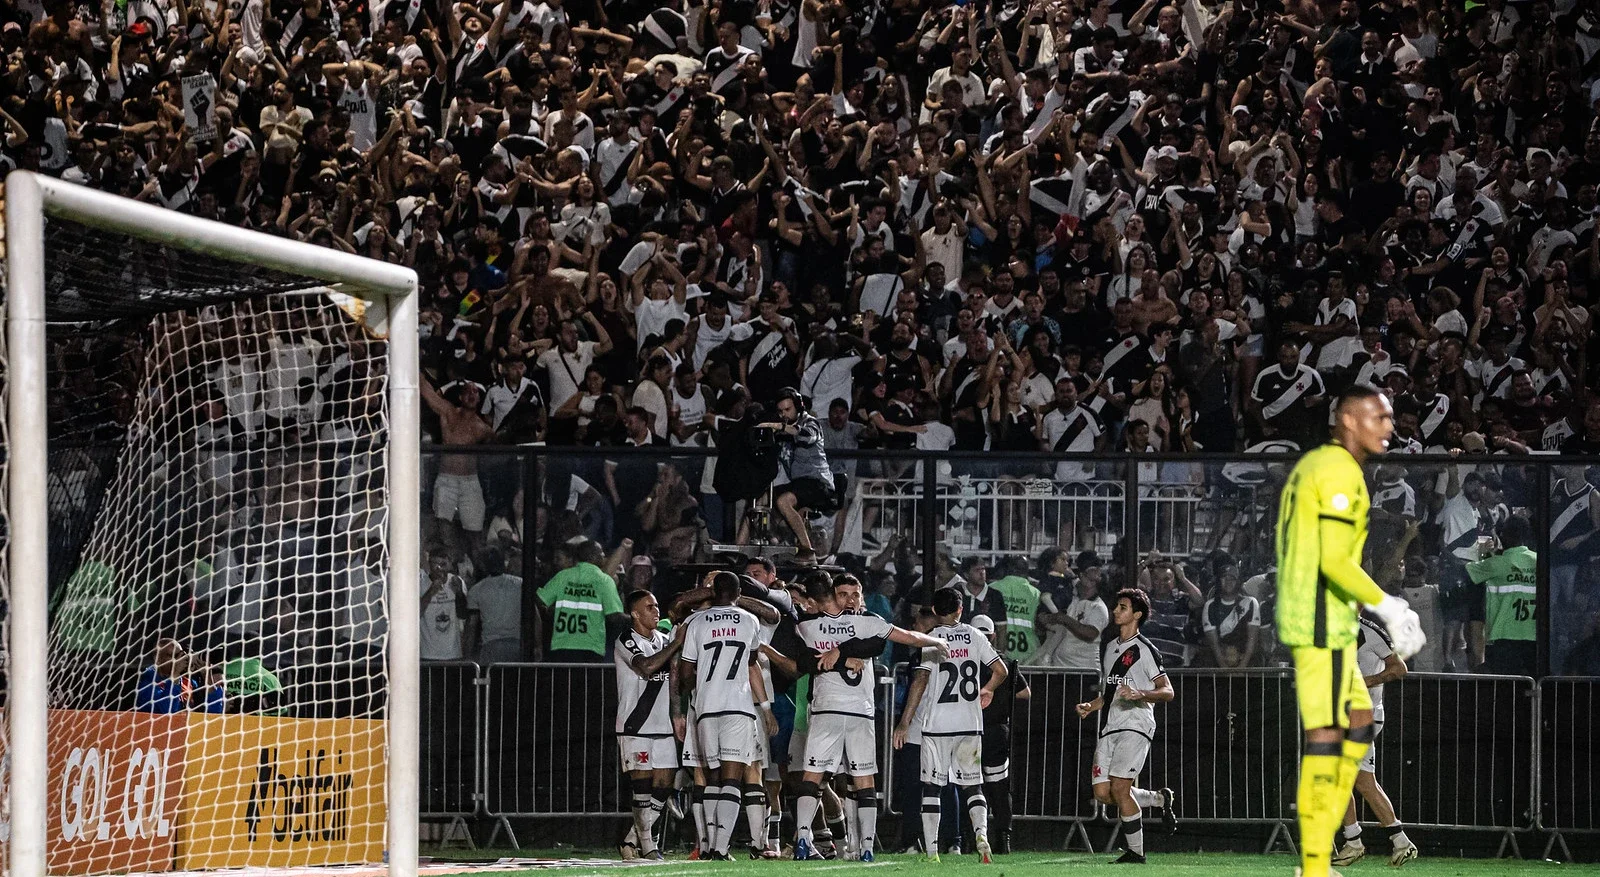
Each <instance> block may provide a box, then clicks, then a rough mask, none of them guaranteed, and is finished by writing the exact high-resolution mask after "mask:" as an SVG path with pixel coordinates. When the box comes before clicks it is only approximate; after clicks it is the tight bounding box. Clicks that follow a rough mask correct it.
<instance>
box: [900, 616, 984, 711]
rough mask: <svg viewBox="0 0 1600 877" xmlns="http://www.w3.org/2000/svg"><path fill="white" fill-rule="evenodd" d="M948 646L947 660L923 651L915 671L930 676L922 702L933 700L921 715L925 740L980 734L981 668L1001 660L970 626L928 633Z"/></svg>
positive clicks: (948, 627)
mask: <svg viewBox="0 0 1600 877" xmlns="http://www.w3.org/2000/svg"><path fill="white" fill-rule="evenodd" d="M928 635H929V636H936V637H938V638H939V639H942V640H944V641H945V642H947V643H949V644H950V657H948V658H946V659H944V660H943V661H940V660H938V659H937V657H935V655H934V653H933V652H932V651H929V650H925V651H924V652H923V654H924V655H925V656H926V657H924V658H923V661H922V664H921V666H919V667H918V668H917V669H919V670H926V671H927V672H928V673H930V674H932V675H931V676H930V677H929V678H928V687H927V689H926V690H924V691H923V693H922V700H923V702H928V701H932V703H931V704H930V705H929V706H928V709H927V711H926V712H925V713H924V714H923V716H922V734H923V736H925V737H956V736H963V735H968V734H982V733H983V707H982V706H981V705H980V704H979V703H978V691H979V689H981V688H982V687H983V681H982V677H983V668H984V667H987V666H989V665H990V664H993V663H994V662H995V661H998V660H1000V655H999V653H997V652H996V651H995V650H994V646H992V645H990V644H989V638H988V637H986V636H984V635H983V634H981V633H979V632H978V631H977V629H976V628H973V627H972V626H971V625H968V624H963V623H959V622H958V623H956V624H951V625H940V626H938V627H935V628H934V629H933V630H931V631H929V632H928Z"/></svg>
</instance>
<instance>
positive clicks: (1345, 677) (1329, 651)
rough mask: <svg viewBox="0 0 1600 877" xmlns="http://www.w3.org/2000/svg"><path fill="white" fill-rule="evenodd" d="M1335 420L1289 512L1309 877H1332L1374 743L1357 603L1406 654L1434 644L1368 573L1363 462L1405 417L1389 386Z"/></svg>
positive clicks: (1284, 521)
mask: <svg viewBox="0 0 1600 877" xmlns="http://www.w3.org/2000/svg"><path fill="white" fill-rule="evenodd" d="M1334 418H1335V421H1334V427H1333V441H1332V442H1330V443H1329V444H1326V445H1323V446H1322V447H1320V448H1317V449H1316V450H1313V451H1311V452H1309V453H1307V454H1306V455H1305V456H1304V457H1301V458H1300V462H1299V463H1297V464H1295V467H1294V471H1292V472H1290V473H1289V480H1288V482H1287V483H1286V484H1285V485H1284V487H1283V494H1282V496H1281V497H1280V499H1279V508H1278V529H1277V552H1278V611H1277V623H1278V638H1279V639H1280V640H1282V641H1283V644H1284V645H1286V646H1288V647H1289V648H1290V649H1291V650H1292V651H1293V654H1294V665H1295V690H1296V692H1297V694H1298V698H1299V702H1300V721H1301V726H1302V727H1303V729H1304V731H1305V748H1304V754H1303V755H1302V756H1301V759H1300V789H1299V795H1298V806H1299V813H1300V860H1301V868H1302V870H1301V871H1300V872H1297V873H1301V874H1302V877H1327V875H1328V873H1329V867H1328V864H1329V857H1330V855H1331V853H1332V850H1333V836H1334V834H1335V833H1336V832H1337V830H1338V828H1339V823H1340V821H1341V820H1342V819H1343V816H1344V812H1345V809H1346V806H1347V802H1348V801H1349V800H1350V792H1351V790H1352V789H1353V788H1354V787H1355V781H1356V774H1357V772H1358V771H1359V769H1360V766H1361V762H1362V760H1363V759H1365V758H1366V755H1367V750H1368V748H1369V747H1370V746H1371V745H1372V739H1373V736H1374V727H1373V724H1372V698H1371V697H1370V696H1369V695H1368V694H1367V687H1366V686H1365V685H1363V684H1362V680H1361V677H1360V675H1359V673H1358V670H1359V662H1358V661H1357V659H1356V635H1357V632H1358V630H1359V629H1360V624H1359V622H1358V618H1359V616H1358V614H1357V607H1358V605H1359V604H1366V605H1368V606H1371V607H1373V611H1374V612H1375V613H1376V614H1377V615H1378V617H1379V618H1381V619H1382V620H1383V623H1384V626H1385V627H1386V628H1388V631H1389V635H1390V636H1391V637H1392V640H1393V643H1394V649H1395V651H1396V652H1397V653H1399V655H1400V657H1401V658H1402V659H1403V658H1407V657H1410V656H1411V655H1414V654H1416V653H1417V650H1418V649H1421V648H1422V646H1423V644H1424V643H1425V642H1426V641H1427V640H1426V637H1425V636H1424V635H1423V633H1422V625H1421V622H1420V621H1418V619H1417V613H1415V612H1413V611H1411V609H1410V607H1408V606H1407V605H1406V603H1405V601H1404V600H1401V599H1399V598H1397V597H1393V596H1390V595H1388V594H1385V593H1384V592H1383V590H1382V589H1381V588H1379V587H1378V586H1377V584H1376V583H1374V582H1373V581H1372V578H1371V577H1370V576H1368V575H1367V574H1366V572H1365V571H1363V570H1362V569H1361V549H1362V546H1363V544H1364V543H1365V542H1366V539H1367V509H1368V505H1369V501H1368V498H1367V485H1366V481H1365V479H1364V478H1363V477H1362V474H1361V464H1362V463H1363V462H1365V461H1366V459H1367V458H1368V457H1369V456H1372V455H1376V454H1381V453H1383V452H1384V451H1385V450H1386V449H1387V448H1388V446H1389V435H1390V433H1391V432H1393V430H1394V410H1393V409H1392V408H1391V407H1390V405H1389V400H1388V399H1387V398H1385V397H1384V396H1383V395H1382V394H1380V393H1378V391H1376V390H1373V389H1371V388H1369V387H1365V386H1360V385H1357V386H1355V387H1351V388H1350V389H1349V390H1347V391H1345V393H1344V395H1342V396H1340V397H1339V401H1338V404H1337V406H1336V407H1335V409H1334Z"/></svg>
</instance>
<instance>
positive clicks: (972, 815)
mask: <svg viewBox="0 0 1600 877" xmlns="http://www.w3.org/2000/svg"><path fill="white" fill-rule="evenodd" d="M933 614H934V617H935V618H936V619H937V620H938V622H939V626H938V627H935V628H934V629H933V630H932V631H930V632H929V635H930V636H934V637H937V638H939V639H941V640H944V641H945V643H946V644H947V648H946V655H945V656H944V657H943V658H939V657H937V655H936V654H935V653H932V652H930V653H928V654H926V655H924V657H923V660H922V663H921V665H919V666H918V667H917V669H916V670H915V671H914V675H913V678H912V680H911V690H910V691H909V692H907V694H906V703H905V707H904V708H903V710H902V711H901V713H900V723H899V725H898V726H897V727H896V728H895V729H894V748H896V749H899V748H900V747H902V746H904V745H905V743H906V737H907V735H908V733H909V732H910V729H911V721H912V718H913V717H916V716H917V706H918V704H920V703H922V696H923V693H924V692H925V691H927V688H928V684H929V682H933V684H934V685H935V686H936V687H937V690H938V692H939V694H938V696H937V697H935V698H934V699H933V701H932V702H931V703H930V704H929V705H928V709H927V710H925V711H924V712H923V713H922V715H921V716H920V717H919V718H920V720H921V722H922V843H923V848H924V849H926V850H927V851H928V860H929V861H932V862H937V861H939V817H940V808H939V798H940V797H941V796H942V795H943V794H944V787H945V786H947V785H951V784H954V785H956V786H958V787H959V788H960V789H961V794H962V795H963V796H964V797H965V798H966V804H967V816H968V818H969V819H970V820H971V821H972V831H973V834H974V835H976V837H977V841H978V856H979V857H980V858H981V859H982V861H983V863H984V864H985V865H987V864H989V863H990V862H991V861H993V860H992V859H991V858H990V850H989V829H988V826H989V803H988V801H986V800H985V799H984V797H983V708H984V707H986V706H988V705H989V700H990V699H991V698H992V697H994V690H995V689H996V688H998V687H1000V684H1001V683H1003V682H1005V681H1006V665H1005V662H1004V661H1003V660H1001V658H1000V655H999V653H998V652H996V651H995V649H994V646H992V645H990V643H989V639H988V637H986V636H984V635H983V634H982V633H980V632H979V631H978V630H976V629H975V628H973V627H972V626H971V625H969V624H962V623H961V595H959V594H957V593H956V592H955V590H954V589H952V588H942V589H940V590H939V591H937V592H935V593H934V595H933ZM984 667H988V668H989V671H990V673H989V680H988V682H985V683H984V684H983V685H982V686H981V687H980V686H979V684H978V677H979V675H980V674H981V672H982V670H983V668H984ZM935 674H938V677H939V678H938V680H937V681H935V680H934V679H933V677H934V675H935Z"/></svg>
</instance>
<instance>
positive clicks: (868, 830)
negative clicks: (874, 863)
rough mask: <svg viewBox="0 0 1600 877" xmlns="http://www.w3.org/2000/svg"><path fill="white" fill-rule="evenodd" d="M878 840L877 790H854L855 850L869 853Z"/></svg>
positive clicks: (869, 788)
mask: <svg viewBox="0 0 1600 877" xmlns="http://www.w3.org/2000/svg"><path fill="white" fill-rule="evenodd" d="M877 839H878V790H877V789H875V788H871V787H868V788H865V789H856V849H857V850H859V851H861V852H867V853H870V852H872V851H873V849H872V845H873V843H874V842H876V841H877Z"/></svg>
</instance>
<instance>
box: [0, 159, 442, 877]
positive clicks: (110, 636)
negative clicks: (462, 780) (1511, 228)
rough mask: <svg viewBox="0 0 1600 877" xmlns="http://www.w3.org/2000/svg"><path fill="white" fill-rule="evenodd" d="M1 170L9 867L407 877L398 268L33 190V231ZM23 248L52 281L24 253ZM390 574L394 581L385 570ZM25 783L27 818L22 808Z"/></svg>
mask: <svg viewBox="0 0 1600 877" xmlns="http://www.w3.org/2000/svg"><path fill="white" fill-rule="evenodd" d="M17 180H18V175H12V176H11V177H9V178H8V180H7V184H8V185H7V196H8V204H7V220H8V222H7V229H6V231H7V246H8V252H7V256H8V275H9V277H10V283H9V284H8V288H7V290H6V319H7V324H8V336H9V337H10V339H11V342H12V343H10V344H9V345H8V347H7V349H5V350H4V351H3V353H4V354H5V357H6V360H7V364H8V368H7V370H6V372H7V391H8V397H9V400H8V401H9V409H8V410H9V416H8V417H7V418H5V420H6V431H5V432H4V436H5V438H6V440H7V445H6V448H5V451H6V454H5V460H6V461H7V465H6V466H5V470H6V471H5V472H4V473H3V477H4V478H6V481H5V482H3V483H0V486H3V487H5V488H6V489H7V496H6V500H7V506H8V509H9V513H10V514H9V522H8V523H9V524H10V525H11V526H9V527H7V528H6V532H7V534H8V535H9V536H10V537H11V539H12V542H11V544H10V545H9V551H8V554H9V558H10V564H9V569H8V570H7V571H8V572H9V573H10V575H8V576H6V577H5V584H6V587H7V593H6V597H7V603H8V606H9V607H10V608H11V612H10V618H9V619H8V620H9V624H8V638H7V640H6V648H7V654H6V656H5V657H6V659H7V660H6V666H7V667H8V669H9V671H10V676H11V678H10V679H9V680H8V683H9V684H8V688H7V690H8V695H9V696H8V702H7V711H8V719H9V723H8V724H9V726H10V731H11V733H10V734H9V739H7V740H6V741H4V742H5V743H6V744H7V746H8V752H7V758H6V759H5V761H6V763H7V764H9V766H10V770H9V771H8V773H7V779H8V780H9V789H8V796H7V799H8V801H9V802H11V806H10V807H9V812H8V814H7V816H8V817H9V826H8V827H9V829H10V832H9V837H8V838H4V837H0V839H6V840H9V845H10V849H9V850H8V851H7V852H8V853H9V858H10V861H11V865H12V867H11V873H12V874H13V875H22V877H26V875H28V874H30V873H49V874H104V873H120V872H128V871H164V870H196V869H207V868H232V867H243V866H268V867H281V866H302V865H332V864H360V863H379V862H382V861H384V859H385V858H386V856H387V855H388V854H389V853H390V852H391V847H393V848H394V849H393V852H395V853H396V856H395V858H396V859H397V860H406V859H409V860H410V861H411V863H412V866H413V867H414V859H415V854H414V851H413V852H411V853H410V854H409V855H401V851H402V850H404V849H405V848H406V847H408V846H414V839H411V838H409V837H407V836H406V835H408V834H409V832H407V831H406V830H404V829H402V830H401V831H400V832H399V834H400V835H401V836H399V837H391V834H393V832H391V830H390V826H389V820H390V815H389V814H390V808H391V807H394V806H395V805H396V803H397V802H396V801H394V800H391V798H392V797H394V796H392V795H391V794H390V784H391V781H392V778H391V776H390V774H391V772H393V771H396V770H397V769H398V771H399V773H400V774H405V773H407V772H408V770H414V769H409V768H408V767H407V764H403V763H401V762H397V761H395V760H394V759H391V749H390V746H391V743H392V744H395V747H396V751H400V750H403V748H404V747H403V746H401V744H402V739H401V738H402V737H403V736H404V734H405V732H404V729H403V728H404V726H406V724H407V723H406V722H404V721H402V719H403V718H404V717H405V716H407V715H414V704H408V703H405V702H404V701H406V700H407V699H406V698H405V697H403V696H402V697H399V698H397V697H396V692H403V691H407V690H414V675H413V674H411V673H408V672H407V671H406V670H405V669H404V667H405V664H404V663H401V662H399V661H400V659H401V658H402V657H403V656H404V655H405V653H406V652H407V647H406V645H407V644H406V642H405V640H414V636H410V635H408V634H407V633H406V631H407V630H409V629H410V628H411V626H410V625H407V624H405V619H406V618H412V619H414V617H415V611H414V610H413V611H412V612H410V613H408V614H407V613H402V615H400V616H397V617H396V618H395V619H394V621H395V622H396V623H395V624H391V616H390V612H389V609H388V607H389V606H390V605H391V604H392V603H393V604H394V605H410V606H415V598H414V597H413V598H412V599H411V600H410V601H409V602H400V601H401V600H403V595H402V593H401V592H402V591H406V590H409V591H411V592H414V590H415V584H414V581H415V579H414V575H415V573H414V571H415V569H416V566H417V564H416V560H415V552H414V550H404V549H401V548H399V547H398V546H400V545H402V544H403V543H404V541H405V540H401V539H398V538H394V534H396V533H397V532H404V528H405V527H406V526H409V527H411V528H412V532H413V533H414V528H415V505H416V502H417V494H416V490H415V486H414V485H415V477H414V474H410V471H411V470H413V469H414V465H415V456H414V455H415V432H414V430H412V429H404V428H394V426H395V425H396V424H398V423H399V422H400V421H401V420H402V419H403V418H405V417H411V418H413V419H414V418H415V411H414V405H411V404H409V403H406V404H402V405H400V406H394V405H392V404H391V394H392V392H394V391H395V390H397V389H402V390H403V389H406V388H409V389H411V390H414V387H415V384H414V377H413V378H412V379H411V380H409V381H407V380H403V379H400V376H401V374H403V372H404V370H405V369H406V368H407V365H406V363H408V362H409V363H410V364H411V365H410V366H409V367H410V368H412V369H414V362H415V357H414V354H413V355H411V356H410V357H409V358H408V357H406V355H405V353H404V351H403V349H402V347H403V345H401V344H399V343H396V344H391V343H390V340H389V339H390V337H391V332H392V333H393V334H392V337H393V338H395V339H396V340H397V342H398V341H399V340H401V339H404V340H407V341H409V342H410V343H411V344H412V345H413V347H414V345H415V337H416V332H415V328H414V323H411V324H409V325H410V328H409V332H408V334H403V333H406V331H407V330H406V329H404V328H402V327H401V326H400V325H399V323H400V322H401V321H399V320H395V321H391V319H390V318H391V316H392V315H393V314H396V313H400V312H403V311H404V312H409V307H411V306H410V305H409V304H406V303H405V302H404V298H403V296H404V295H405V294H406V292H407V291H408V290H409V287H410V285H411V283H412V281H411V280H410V278H409V277H407V276H405V275H408V274H409V272H399V271H397V270H396V269H395V268H394V266H388V265H383V264H381V263H369V262H368V260H362V259H356V258H355V257H344V256H343V254H337V253H331V252H328V251H324V250H320V249H316V248H312V247H309V246H307V245H301V244H297V243H293V242H287V241H283V240H280V239H274V238H270V237H268V236H265V235H252V234H250V233H247V232H240V231H239V230H237V229H222V228H219V227H213V225H212V224H211V223H202V222H198V221H196V220H193V219H191V218H188V217H178V216H176V215H173V214H170V213H166V212H165V211H159V210H156V209H155V208H148V207H145V206H143V205H135V204H131V203H130V202H126V201H120V200H117V199H109V198H106V196H101V195H98V193H90V192H87V191H86V190H84V191H72V190H71V187H68V186H66V185H64V184H60V183H56V182H54V181H47V180H37V179H36V178H30V179H28V180H26V181H24V183H23V186H24V187H26V186H28V185H29V184H33V185H36V186H38V189H39V191H41V192H42V198H41V199H40V200H41V201H42V202H43V203H42V204H41V205H40V206H41V208H42V209H40V210H39V212H38V214H37V220H36V222H35V224H34V225H33V226H31V227H30V225H29V223H28V221H27V219H26V217H21V218H19V210H21V209H23V208H22V207H20V206H19V204H18V203H17V200H16V199H17V198H18V192H19V186H18V183H17ZM24 197H26V195H24ZM52 199H56V200H52ZM34 229H37V233H36V234H35V232H34ZM30 238H31V239H30ZM34 240H39V241H41V242H42V254H43V258H42V261H41V263H40V265H39V266H38V267H40V268H42V275H43V276H42V283H39V282H38V281H39V278H38V277H37V274H35V275H34V276H33V277H29V275H28V266H27V265H25V264H23V262H22V260H24V259H27V258H28V257H29V256H30V255H31V253H30V250H31V249H32V247H33V246H34V244H33V241H34ZM19 280H20V282H19ZM329 280H334V281H339V282H335V283H329V282H328V281H329ZM363 281H367V283H368V284H369V285H363ZM30 286H34V287H37V286H42V292H43V296H42V303H43V310H42V312H40V311H37V310H33V311H32V314H38V315H40V316H42V317H43V326H42V328H43V332H42V334H37V333H36V334H34V335H33V336H31V337H30V336H29V335H28V332H29V331H30V328H32V327H33V326H36V325H37V322H38V321H37V320H33V319H31V318H30V314H29V313H26V312H29V311H30V309H31V308H36V307H37V303H33V302H30V301H27V300H25V299H24V296H25V295H28V294H32V293H33V290H32V289H29V288H28V287H30ZM391 295H392V296H394V298H393V299H391V298H390V297H389V296H391ZM391 302H395V303H396V304H395V305H394V306H393V307H391ZM391 323H393V325H392V324H391ZM40 341H42V345H41V344H40V343H39V342H40ZM40 354H42V357H41V355H40ZM24 358H26V359H27V361H28V362H31V363H35V364H36V367H37V368H39V369H42V371H40V372H38V373H37V374H34V373H31V372H30V371H29V370H28V368H27V367H26V365H25V364H24V362H23V360H24ZM41 359H42V361H40V360H41ZM396 363H400V366H399V370H397V367H396ZM413 374H414V372H413ZM25 382H26V383H27V384H28V386H24V383H25ZM30 388H32V389H30ZM33 392H41V393H42V397H39V396H34V395H31V394H32V393H33ZM30 400H31V404H33V405H34V410H33V412H32V413H33V414H34V415H42V418H43V426H44V429H43V432H44V436H43V439H44V447H43V448H40V447H38V445H39V439H40V438H41V437H40V436H39V435H38V432H39V430H38V429H37V428H36V426H37V425H36V424H35V422H34V421H31V420H29V412H28V411H27V410H26V409H27V407H28V405H29V404H30ZM402 409H404V410H402ZM25 424H26V425H25ZM402 444H409V455H408V456H406V455H400V454H399V453H398V452H399V451H400V450H401V445H402ZM35 461H38V462H42V464H43V475H44V477H43V479H42V482H43V483H42V485H40V484H39V483H38V482H39V480H40V479H38V478H37V476H36V470H35V468H34V465H35ZM408 474H409V477H407V476H408ZM403 485H406V486H409V495H404V490H405V488H404V487H403ZM41 486H42V490H41V489H40V487H41ZM407 504H409V509H407V508H406V506H407ZM24 521H26V522H27V524H35V523H42V524H43V529H44V532H43V533H42V534H37V533H34V532H33V531H32V530H30V528H29V527H28V526H27V524H24V523H23V522H24ZM39 535H42V536H43V539H42V542H43V545H42V546H41V545H40V542H41V540H40V539H39V538H38V536H39ZM414 538H415V537H414V536H413V537H411V541H414ZM40 547H42V548H43V549H44V551H43V553H44V559H45V562H44V563H39V562H38V560H39V558H38V556H37V554H30V553H29V552H30V550H32V551H35V552H37V550H38V549H39V548H40ZM404 564H409V568H410V569H411V570H412V571H413V573H412V575H411V576H410V577H408V578H409V588H407V587H403V586H402V583H401V582H399V581H398V579H399V578H401V577H399V576H391V570H392V569H400V568H403V566H402V565H404ZM40 610H42V611H43V618H42V621H41V620H40V618H39V614H40ZM41 634H42V637H41ZM41 638H42V639H43V642H40V641H39V640H40V639H41ZM413 648H414V646H413ZM41 655H42V656H43V657H44V660H45V667H44V672H43V673H42V674H40V673H38V668H37V667H36V666H35V665H36V662H37V659H38V658H39V657H40V656H41ZM391 660H396V661H397V663H395V664H393V665H392V666H393V667H394V672H391V670H390V667H391V664H390V661H391ZM413 660H414V659H413ZM407 677H410V678H407ZM40 706H43V707H44V712H43V720H42V724H43V726H44V729H45V735H44V740H43V741H42V742H43V744H44V745H43V751H42V752H41V751H39V742H41V741H38V740H36V739H35V738H34V737H33V736H30V729H29V726H28V722H29V721H30V720H32V721H33V723H34V724H33V727H34V728H35V729H36V728H37V726H38V724H40V722H39V715H38V708H39V707H40ZM411 722H412V723H413V724H414V719H412V720H411ZM396 732H399V736H396V735H395V734H396ZM411 748H412V749H413V750H414V744H412V745H411ZM28 749H31V750H33V751H25V750H28ZM401 761H407V760H406V759H401ZM408 763H409V762H408ZM30 770H32V771H33V772H34V773H33V775H32V776H29V775H28V772H29V771H30ZM38 776H42V777H43V779H44V782H43V783H42V784H40V785H34V782H33V780H34V779H35V778H36V777H38ZM38 788H43V789H44V790H45V795H44V796H43V798H44V801H43V802H42V803H44V804H45V806H44V807H43V816H44V819H43V825H35V824H31V823H30V822H29V820H28V818H27V816H26V815H25V811H27V810H29V809H30V808H32V809H37V808H39V804H40V803H41V800H40V796H39V795H38V794H37V792H36V791H34V790H35V789H38ZM410 794H411V793H408V792H406V791H405V790H404V788H402V789H401V791H400V795H399V798H400V799H402V800H401V801H400V802H398V803H400V804H401V805H402V809H403V805H404V799H406V798H408V797H409V796H410ZM414 813H415V811H414V808H413V809H412V816H411V821H413V822H414V818H415V816H414ZM402 822H403V820H402ZM30 832H31V834H32V837H31V838H30V837H29V836H28V835H29V833H30ZM41 834H42V837H40V835H41ZM34 842H42V850H39V849H35V848H34V846H33V843H34ZM41 859H42V861H40V860H41ZM396 870H397V871H399V873H402V874H403V873H405V869H404V867H403V866H402V865H399V864H397V866H396Z"/></svg>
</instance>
